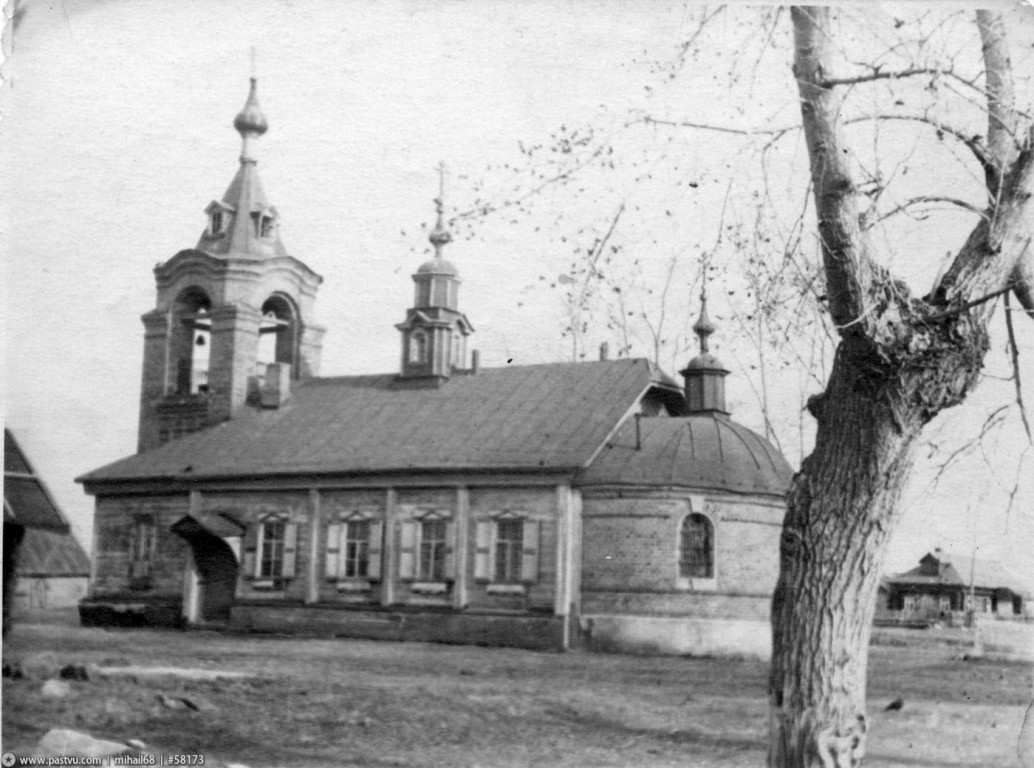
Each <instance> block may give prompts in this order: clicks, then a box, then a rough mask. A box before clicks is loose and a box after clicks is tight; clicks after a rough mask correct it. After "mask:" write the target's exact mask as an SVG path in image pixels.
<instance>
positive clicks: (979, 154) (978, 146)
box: [843, 115, 990, 168]
mask: <svg viewBox="0 0 1034 768" xmlns="http://www.w3.org/2000/svg"><path fill="white" fill-rule="evenodd" d="M871 120H903V121H906V122H916V123H926V124H927V125H930V126H933V127H934V128H935V129H936V130H937V134H938V136H940V135H942V134H944V135H947V136H952V137H953V138H956V139H958V140H959V141H961V142H962V143H963V144H965V145H966V146H967V147H968V148H969V150H970V152H972V153H973V156H974V157H976V159H977V161H978V162H979V163H980V165H981V166H982V167H984V168H987V167H988V165H989V163H990V160H989V158H988V155H987V148H986V147H985V146H984V144H983V142H982V141H981V140H980V136H970V135H969V134H967V133H966V132H965V131H962V130H959V129H958V128H952V127H951V126H949V125H945V124H944V123H943V122H941V121H939V120H935V119H933V118H931V117H927V116H925V115H867V116H866V117H853V118H851V119H849V120H844V121H843V124H844V125H853V124H855V123H864V122H868V121H871Z"/></svg>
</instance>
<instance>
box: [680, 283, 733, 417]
mask: <svg viewBox="0 0 1034 768" xmlns="http://www.w3.org/2000/svg"><path fill="white" fill-rule="evenodd" d="M693 332H694V333H696V335H697V338H699V339H700V354H699V355H697V356H696V357H694V358H693V359H692V360H690V361H689V365H687V366H686V367H685V368H684V369H683V370H681V371H679V373H681V374H682V376H683V377H684V378H685V380H686V410H687V413H688V414H690V415H692V414H695V413H721V414H725V415H728V414H729V412H728V411H727V410H726V408H725V377H726V376H728V375H729V371H727V370H726V369H725V366H723V365H722V363H721V361H720V360H719V359H718V358H717V357H715V356H714V355H712V354H711V352H710V351H709V350H708V342H707V340H708V337H710V336H711V334H713V333H714V332H715V327H714V323H712V322H711V318H709V317H708V316H707V287H706V284H705V286H704V289H703V290H701V292H700V317H698V318H697V321H696V322H695V323H694V324H693Z"/></svg>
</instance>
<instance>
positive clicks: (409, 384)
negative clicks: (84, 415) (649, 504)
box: [79, 359, 679, 490]
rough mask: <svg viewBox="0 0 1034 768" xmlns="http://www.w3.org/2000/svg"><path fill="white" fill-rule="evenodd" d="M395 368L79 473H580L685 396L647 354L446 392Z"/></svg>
mask: <svg viewBox="0 0 1034 768" xmlns="http://www.w3.org/2000/svg"><path fill="white" fill-rule="evenodd" d="M420 384H421V382H413V381H406V380H400V379H399V378H398V377H397V376H395V375H394V374H384V375H374V376H347V377H338V378H321V379H308V380H304V381H301V382H297V383H295V385H294V391H293V392H292V394H291V398H290V400H289V401H288V402H287V403H286V404H285V405H283V406H281V407H280V408H279V409H276V410H267V411H259V410H248V411H246V412H244V413H242V414H241V415H240V416H238V417H235V418H234V419H232V420H230V421H227V422H224V423H222V424H219V425H217V426H214V427H211V428H209V429H206V430H203V431H201V432H198V433H195V434H192V435H188V436H186V437H182V438H180V439H178V440H174V441H172V442H170V443H166V444H165V445H162V446H160V447H158V448H155V449H153V450H150V451H146V452H144V453H142V454H138V455H136V456H132V457H129V458H126V459H123V460H121V461H117V462H115V463H113V464H109V465H107V466H105V467H102V468H100V469H98V470H95V471H93V472H90V473H89V474H87V475H84V476H83V477H81V478H79V480H80V481H81V482H84V483H86V484H87V490H90V489H91V484H94V483H104V482H112V481H130V480H144V479H168V478H182V479H192V478H195V479H199V478H219V477H240V476H262V475H298V474H312V473H325V474H358V473H370V472H378V471H380V472H390V471H436V470H443V471H449V470H456V471H459V470H473V471H478V470H496V471H548V470H554V471H556V470H574V469H577V468H579V467H582V466H584V465H585V464H586V463H587V462H588V461H589V460H590V459H591V458H592V456H593V455H594V454H595V453H596V451H597V450H598V449H599V448H600V446H602V445H603V443H604V441H605V440H606V439H607V438H608V436H609V435H610V434H611V432H612V431H613V430H614V428H615V427H616V426H617V425H618V424H619V423H620V422H621V420H622V419H623V418H625V417H626V416H627V415H628V414H629V413H630V412H631V410H632V408H633V407H634V406H635V405H636V403H637V402H638V400H639V398H640V397H641V396H642V395H643V393H645V392H646V391H647V390H648V389H650V388H651V387H655V386H660V387H662V388H664V389H668V390H671V391H672V392H676V393H677V392H678V391H679V387H678V385H677V384H676V382H675V381H674V380H672V379H671V378H669V377H668V376H667V375H665V374H664V373H662V372H661V371H660V370H658V369H657V368H656V367H655V366H653V365H652V364H651V363H650V362H649V361H647V360H644V359H631V360H629V359H624V360H612V361H600V362H586V363H554V364H544V365H525V366H509V367H505V368H484V369H481V371H480V372H479V373H477V374H476V375H455V376H453V377H452V378H451V379H449V380H447V381H445V382H444V383H443V384H442V385H441V386H439V387H428V386H420Z"/></svg>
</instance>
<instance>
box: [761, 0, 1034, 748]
mask: <svg viewBox="0 0 1034 768" xmlns="http://www.w3.org/2000/svg"><path fill="white" fill-rule="evenodd" d="M832 13H833V11H832V10H831V9H830V8H814V7H797V8H793V9H792V14H791V15H792V19H793V24H794V35H795V58H794V74H795V76H796V77H797V81H798V88H799V92H800V98H801V114H802V118H803V123H804V129H805V139H806V142H807V147H808V154H809V159H810V161H811V175H812V183H813V185H814V189H815V206H816V212H817V214H818V228H819V235H820V239H821V246H822V255H823V266H824V269H825V274H826V283H827V293H828V297H829V306H830V311H831V314H832V316H833V319H834V322H835V323H836V324H837V328H838V332H839V334H840V337H841V341H840V344H839V346H838V348H837V354H836V359H835V361H834V365H833V370H832V373H831V375H830V380H829V382H828V384H827V386H826V389H825V391H824V392H823V393H822V394H821V395H818V396H816V397H813V398H812V399H811V400H810V401H809V406H808V407H809V411H810V412H811V413H812V415H813V416H814V417H815V418H816V420H817V423H818V430H817V435H816V443H815V449H814V451H813V453H812V454H811V455H810V456H809V457H808V458H807V459H805V460H804V462H803V464H802V466H801V470H800V472H799V473H798V474H797V475H796V476H795V477H794V481H793V485H792V487H791V490H790V494H789V497H788V505H787V514H786V518H785V521H784V526H783V534H782V539H781V546H780V574H779V580H778V582H777V586H776V591H775V595H774V598H773V604H772V667H771V673H770V678H769V713H770V723H769V751H768V764H769V766H771V767H772V768H809V767H812V766H822V767H823V768H848V767H854V766H860V765H861V764H862V761H863V760H864V756H865V748H866V732H867V730H868V729H867V721H866V715H865V692H866V672H867V663H868V644H869V634H870V628H871V626H872V619H873V614H874V610H875V600H876V592H877V588H878V586H879V579H880V574H881V572H882V569H883V555H884V550H885V547H886V544H887V542H888V540H889V538H890V535H891V533H892V531H893V530H894V528H895V525H896V523H897V522H898V519H899V517H900V515H901V510H900V499H901V494H902V491H903V489H904V487H905V483H906V481H907V478H908V475H909V472H910V471H911V469H912V466H913V463H914V459H915V452H916V445H917V443H918V440H919V437H920V435H921V432H922V429H923V426H924V425H925V424H926V423H927V422H929V421H930V419H932V418H933V417H934V416H935V415H937V414H938V413H939V412H941V411H942V410H944V409H945V408H949V407H951V406H953V405H956V404H957V403H960V402H962V400H963V399H964V398H965V397H966V395H967V394H968V392H969V391H970V390H971V388H972V387H973V385H974V384H975V383H976V381H977V380H978V378H979V373H980V368H981V365H982V363H983V358H984V355H985V353H986V351H987V348H988V337H987V323H988V320H989V318H990V316H991V313H992V312H993V307H994V302H993V301H981V299H982V298H984V297H986V296H989V295H992V294H994V293H995V292H1001V291H1003V290H1006V289H1008V288H1009V287H1011V286H1013V287H1014V286H1015V283H1014V282H1010V281H1011V279H1012V278H1011V276H1012V275H1014V274H1015V273H1016V271H1017V269H1018V267H1017V265H1021V264H1022V263H1023V261H1022V260H1023V258H1025V257H1024V254H1025V253H1027V252H1028V247H1034V246H1030V243H1031V238H1032V232H1031V229H1032V227H1034V224H1032V223H1031V222H1032V221H1034V210H1032V208H1034V204H1032V203H1031V199H1032V197H1034V173H1032V165H1034V161H1032V147H1031V141H1030V139H1029V138H1023V140H1022V141H1021V142H1019V143H1016V141H1015V137H1016V133H1015V123H1013V125H1012V126H1011V127H1010V126H1009V121H1010V120H1012V118H1013V117H1014V115H1013V112H1012V104H1011V98H1012V95H1011V93H1012V87H1011V82H1012V81H1011V73H1010V72H1009V71H1008V68H1009V64H1008V54H1007V52H1006V51H1005V36H1004V25H1003V24H1002V21H1001V18H1000V17H997V16H996V15H995V14H987V13H983V12H982V14H981V16H980V17H979V18H978V23H979V24H980V25H981V38H982V42H983V48H984V61H985V66H987V67H988V68H992V67H993V68H996V70H997V71H996V73H995V75H993V76H991V75H989V76H988V84H989V87H988V91H989V96H988V112H989V116H990V121H992V123H993V126H992V130H989V134H988V135H989V137H990V138H991V139H992V141H991V143H990V144H989V147H988V153H989V158H990V159H991V165H992V167H991V169H990V171H989V172H988V174H987V176H988V185H989V189H988V191H989V200H990V202H989V205H988V209H987V211H986V212H985V214H984V217H983V218H982V221H981V222H980V223H979V224H978V225H977V227H976V228H975V229H974V230H973V232H972V233H971V234H970V236H969V238H968V239H967V241H966V243H965V244H964V245H963V247H962V248H961V249H960V251H959V252H958V254H957V255H956V257H955V259H954V261H953V263H952V265H951V267H950V268H949V269H948V270H947V271H946V273H945V275H944V277H943V278H942V280H941V283H940V285H939V286H938V287H937V289H936V290H935V291H934V293H933V294H932V295H931V296H930V297H929V298H928V299H919V298H915V297H913V296H912V295H911V294H910V292H909V290H908V288H907V287H906V286H905V285H904V284H903V283H900V282H898V281H895V280H894V279H892V277H891V276H890V275H889V274H888V273H887V271H886V270H885V269H883V268H882V267H880V266H879V265H877V264H875V263H874V262H873V261H872V260H871V258H870V253H871V245H870V243H869V242H868V241H867V238H866V234H865V232H864V231H863V230H862V228H861V227H860V226H859V222H858V210H859V206H858V205H857V202H856V200H857V195H858V192H857V190H856V188H855V185H854V182H853V180H852V178H851V175H850V171H849V166H848V164H847V162H846V150H845V148H844V142H843V140H842V137H841V134H840V128H839V122H840V120H839V114H840V107H841V103H840V98H839V96H838V94H837V92H836V90H835V86H832V85H831V84H830V83H829V82H828V80H829V79H830V75H831V74H832V62H833V55H832V53H833V51H832V43H831V31H832V25H831V23H830V21H831V15H832ZM1007 138H1008V140H1006V139H1007ZM992 184H993V185H994V190H993V194H992V190H991V185H992Z"/></svg>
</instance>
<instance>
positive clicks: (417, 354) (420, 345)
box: [409, 331, 427, 363]
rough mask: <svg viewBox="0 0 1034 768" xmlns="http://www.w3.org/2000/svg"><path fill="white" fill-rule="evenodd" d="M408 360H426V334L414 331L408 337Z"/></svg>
mask: <svg viewBox="0 0 1034 768" xmlns="http://www.w3.org/2000/svg"><path fill="white" fill-rule="evenodd" d="M409 362H411V363H424V362H427V334H425V333H424V332H423V331H416V332H415V333H414V334H413V335H412V336H410V337H409Z"/></svg>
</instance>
